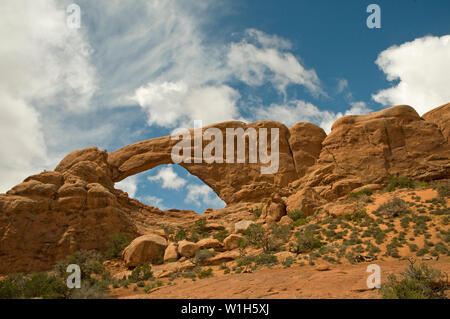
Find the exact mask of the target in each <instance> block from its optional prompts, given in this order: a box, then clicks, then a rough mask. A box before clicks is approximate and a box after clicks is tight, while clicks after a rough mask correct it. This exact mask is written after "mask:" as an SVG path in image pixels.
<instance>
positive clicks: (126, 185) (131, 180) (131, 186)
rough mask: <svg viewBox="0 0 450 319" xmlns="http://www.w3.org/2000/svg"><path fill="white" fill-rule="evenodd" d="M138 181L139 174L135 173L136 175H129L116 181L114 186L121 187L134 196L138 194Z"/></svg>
mask: <svg viewBox="0 0 450 319" xmlns="http://www.w3.org/2000/svg"><path fill="white" fill-rule="evenodd" d="M137 182H138V180H137V176H136V175H134V176H130V177H127V178H126V179H124V180H122V181H120V182H118V183H116V184H115V185H114V187H115V188H118V189H121V190H123V191H124V192H127V193H128V196H130V197H134V195H136V191H137V188H138V186H137Z"/></svg>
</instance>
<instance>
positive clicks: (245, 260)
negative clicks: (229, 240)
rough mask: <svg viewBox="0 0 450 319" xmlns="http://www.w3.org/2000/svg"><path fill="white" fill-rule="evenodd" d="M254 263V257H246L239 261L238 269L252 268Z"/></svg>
mask: <svg viewBox="0 0 450 319" xmlns="http://www.w3.org/2000/svg"><path fill="white" fill-rule="evenodd" d="M254 261H255V258H254V257H253V256H245V257H242V258H239V259H238V260H237V266H238V267H243V266H250V265H251V264H252V263H253V262H254Z"/></svg>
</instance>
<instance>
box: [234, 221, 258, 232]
mask: <svg viewBox="0 0 450 319" xmlns="http://www.w3.org/2000/svg"><path fill="white" fill-rule="evenodd" d="M254 223H255V222H254V221H252V220H241V221H238V222H237V223H236V224H234V232H236V233H245V231H246V230H247V228H249V227H250V225H252V224H254Z"/></svg>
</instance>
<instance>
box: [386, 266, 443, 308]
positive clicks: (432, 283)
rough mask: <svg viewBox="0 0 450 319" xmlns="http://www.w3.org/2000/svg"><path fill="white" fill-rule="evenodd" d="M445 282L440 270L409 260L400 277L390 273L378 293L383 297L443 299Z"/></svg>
mask: <svg viewBox="0 0 450 319" xmlns="http://www.w3.org/2000/svg"><path fill="white" fill-rule="evenodd" d="M447 284H448V283H447V279H446V278H445V276H444V275H443V274H442V273H441V272H440V271H438V270H435V269H432V268H429V267H428V266H427V265H425V264H421V265H419V266H415V265H414V263H412V262H411V263H410V265H409V267H408V269H407V270H406V271H405V272H404V273H402V274H401V275H400V278H398V277H397V276H395V275H390V276H389V277H388V282H387V283H386V284H383V285H381V289H380V293H381V295H382V296H383V298H385V299H443V298H445V291H446V290H447V289H448V286H447Z"/></svg>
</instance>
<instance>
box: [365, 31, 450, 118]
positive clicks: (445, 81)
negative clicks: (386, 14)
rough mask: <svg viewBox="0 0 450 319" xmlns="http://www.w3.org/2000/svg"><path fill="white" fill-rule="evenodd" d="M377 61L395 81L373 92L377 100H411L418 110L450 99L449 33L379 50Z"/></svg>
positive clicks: (403, 101) (420, 111) (397, 101)
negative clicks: (386, 87) (387, 86)
mask: <svg viewBox="0 0 450 319" xmlns="http://www.w3.org/2000/svg"><path fill="white" fill-rule="evenodd" d="M376 64H377V65H378V66H379V67H380V69H381V70H382V71H383V72H384V73H386V76H387V79H388V80H389V81H396V84H395V85H394V86H393V87H391V88H388V89H385V90H381V91H379V92H378V93H376V94H374V95H373V96H372V97H373V99H374V100H375V101H377V102H379V103H381V104H383V105H387V106H389V105H396V104H408V105H411V106H413V107H414V108H415V109H416V110H417V112H418V113H419V114H423V113H425V112H427V111H429V110H431V109H432V108H435V107H436V106H439V105H442V104H445V103H447V102H449V101H450V90H449V82H450V35H445V36H442V37H436V36H426V37H423V38H418V39H415V40H414V41H411V42H406V43H404V44H402V45H395V46H392V47H390V48H388V49H387V50H385V51H383V52H381V53H380V55H379V56H378V58H377V60H376Z"/></svg>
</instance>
